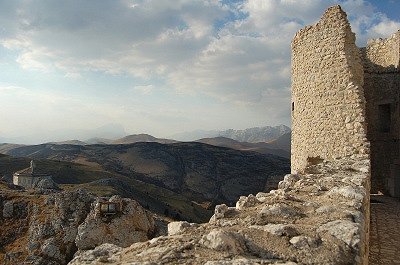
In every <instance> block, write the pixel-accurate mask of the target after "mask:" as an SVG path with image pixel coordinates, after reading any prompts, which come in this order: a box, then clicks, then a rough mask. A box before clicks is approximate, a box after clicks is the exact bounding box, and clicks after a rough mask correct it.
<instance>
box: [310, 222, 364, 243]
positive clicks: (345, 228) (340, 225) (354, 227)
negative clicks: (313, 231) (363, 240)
mask: <svg viewBox="0 0 400 265" xmlns="http://www.w3.org/2000/svg"><path fill="white" fill-rule="evenodd" d="M359 230H360V227H359V224H356V223H353V222H350V221H347V220H336V221H332V222H329V223H326V224H323V225H321V226H320V227H319V228H318V230H317V232H319V233H324V232H327V233H329V234H330V235H332V236H334V237H336V238H338V239H340V240H342V241H343V242H345V243H346V244H347V245H349V246H350V247H352V248H357V246H358V244H359V243H360V231H359Z"/></svg>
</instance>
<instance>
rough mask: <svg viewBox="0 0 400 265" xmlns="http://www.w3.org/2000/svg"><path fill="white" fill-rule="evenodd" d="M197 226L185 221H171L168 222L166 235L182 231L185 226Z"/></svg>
mask: <svg viewBox="0 0 400 265" xmlns="http://www.w3.org/2000/svg"><path fill="white" fill-rule="evenodd" d="M193 226H198V224H194V223H188V222H186V221H180V222H171V223H169V224H168V235H169V236H172V235H177V234H180V233H182V232H184V230H185V228H188V227H193Z"/></svg>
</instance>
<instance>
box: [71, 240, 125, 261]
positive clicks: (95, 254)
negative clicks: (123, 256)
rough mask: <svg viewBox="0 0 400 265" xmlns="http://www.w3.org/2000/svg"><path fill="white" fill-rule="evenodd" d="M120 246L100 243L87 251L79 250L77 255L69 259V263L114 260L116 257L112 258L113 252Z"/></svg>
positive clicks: (118, 249) (116, 251) (119, 248)
mask: <svg viewBox="0 0 400 265" xmlns="http://www.w3.org/2000/svg"><path fill="white" fill-rule="evenodd" d="M121 249H122V248H121V247H118V246H116V245H113V244H108V243H105V244H102V245H100V246H97V247H96V248H95V249H92V250H88V251H80V252H78V253H77V256H76V257H75V258H74V259H73V260H71V261H70V262H69V263H68V264H69V265H78V264H79V265H80V264H90V263H96V264H97V263H98V262H102V263H109V262H113V261H116V258H113V254H116V253H118V252H119V251H121Z"/></svg>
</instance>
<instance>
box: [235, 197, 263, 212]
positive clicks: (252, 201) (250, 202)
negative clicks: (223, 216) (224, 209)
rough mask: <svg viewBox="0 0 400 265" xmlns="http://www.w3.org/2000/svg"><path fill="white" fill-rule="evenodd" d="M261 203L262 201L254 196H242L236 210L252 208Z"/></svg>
mask: <svg viewBox="0 0 400 265" xmlns="http://www.w3.org/2000/svg"><path fill="white" fill-rule="evenodd" d="M258 203H260V201H259V200H258V199H257V198H256V197H255V196H254V195H253V194H250V195H249V196H247V197H246V196H240V198H239V200H238V201H237V202H236V209H238V210H242V209H244V208H247V207H252V206H254V205H256V204H258Z"/></svg>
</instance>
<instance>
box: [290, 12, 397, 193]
mask: <svg viewBox="0 0 400 265" xmlns="http://www.w3.org/2000/svg"><path fill="white" fill-rule="evenodd" d="M399 55H400V31H398V32H397V33H395V34H394V35H393V36H391V37H390V38H388V39H384V40H382V39H378V40H371V41H369V42H368V45H367V47H365V48H358V47H357V46H356V45H355V34H354V33H353V32H352V31H351V28H350V24H349V22H348V20H347V16H346V13H345V12H343V11H342V9H341V8H340V6H334V7H331V8H330V9H328V10H327V11H326V12H325V14H324V15H323V17H322V18H321V20H320V21H319V22H318V23H317V24H316V25H314V26H308V27H306V28H304V29H302V30H301V31H299V32H298V33H297V34H296V36H295V37H294V39H293V41H292V154H291V159H292V160H291V163H292V173H294V172H299V171H301V170H302V169H304V168H305V167H306V165H307V163H308V162H309V161H308V160H312V159H313V158H314V159H315V158H322V159H326V160H332V159H335V158H338V157H346V156H352V155H353V156H368V155H370V158H371V184H372V187H371V191H372V192H378V191H381V192H383V193H386V194H387V193H389V194H390V195H391V196H396V197H399V196H400V156H399V150H400V149H399V148H400V145H399V139H400V119H399V117H400V108H399V96H400V95H399V91H400V68H399V63H400V60H399Z"/></svg>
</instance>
